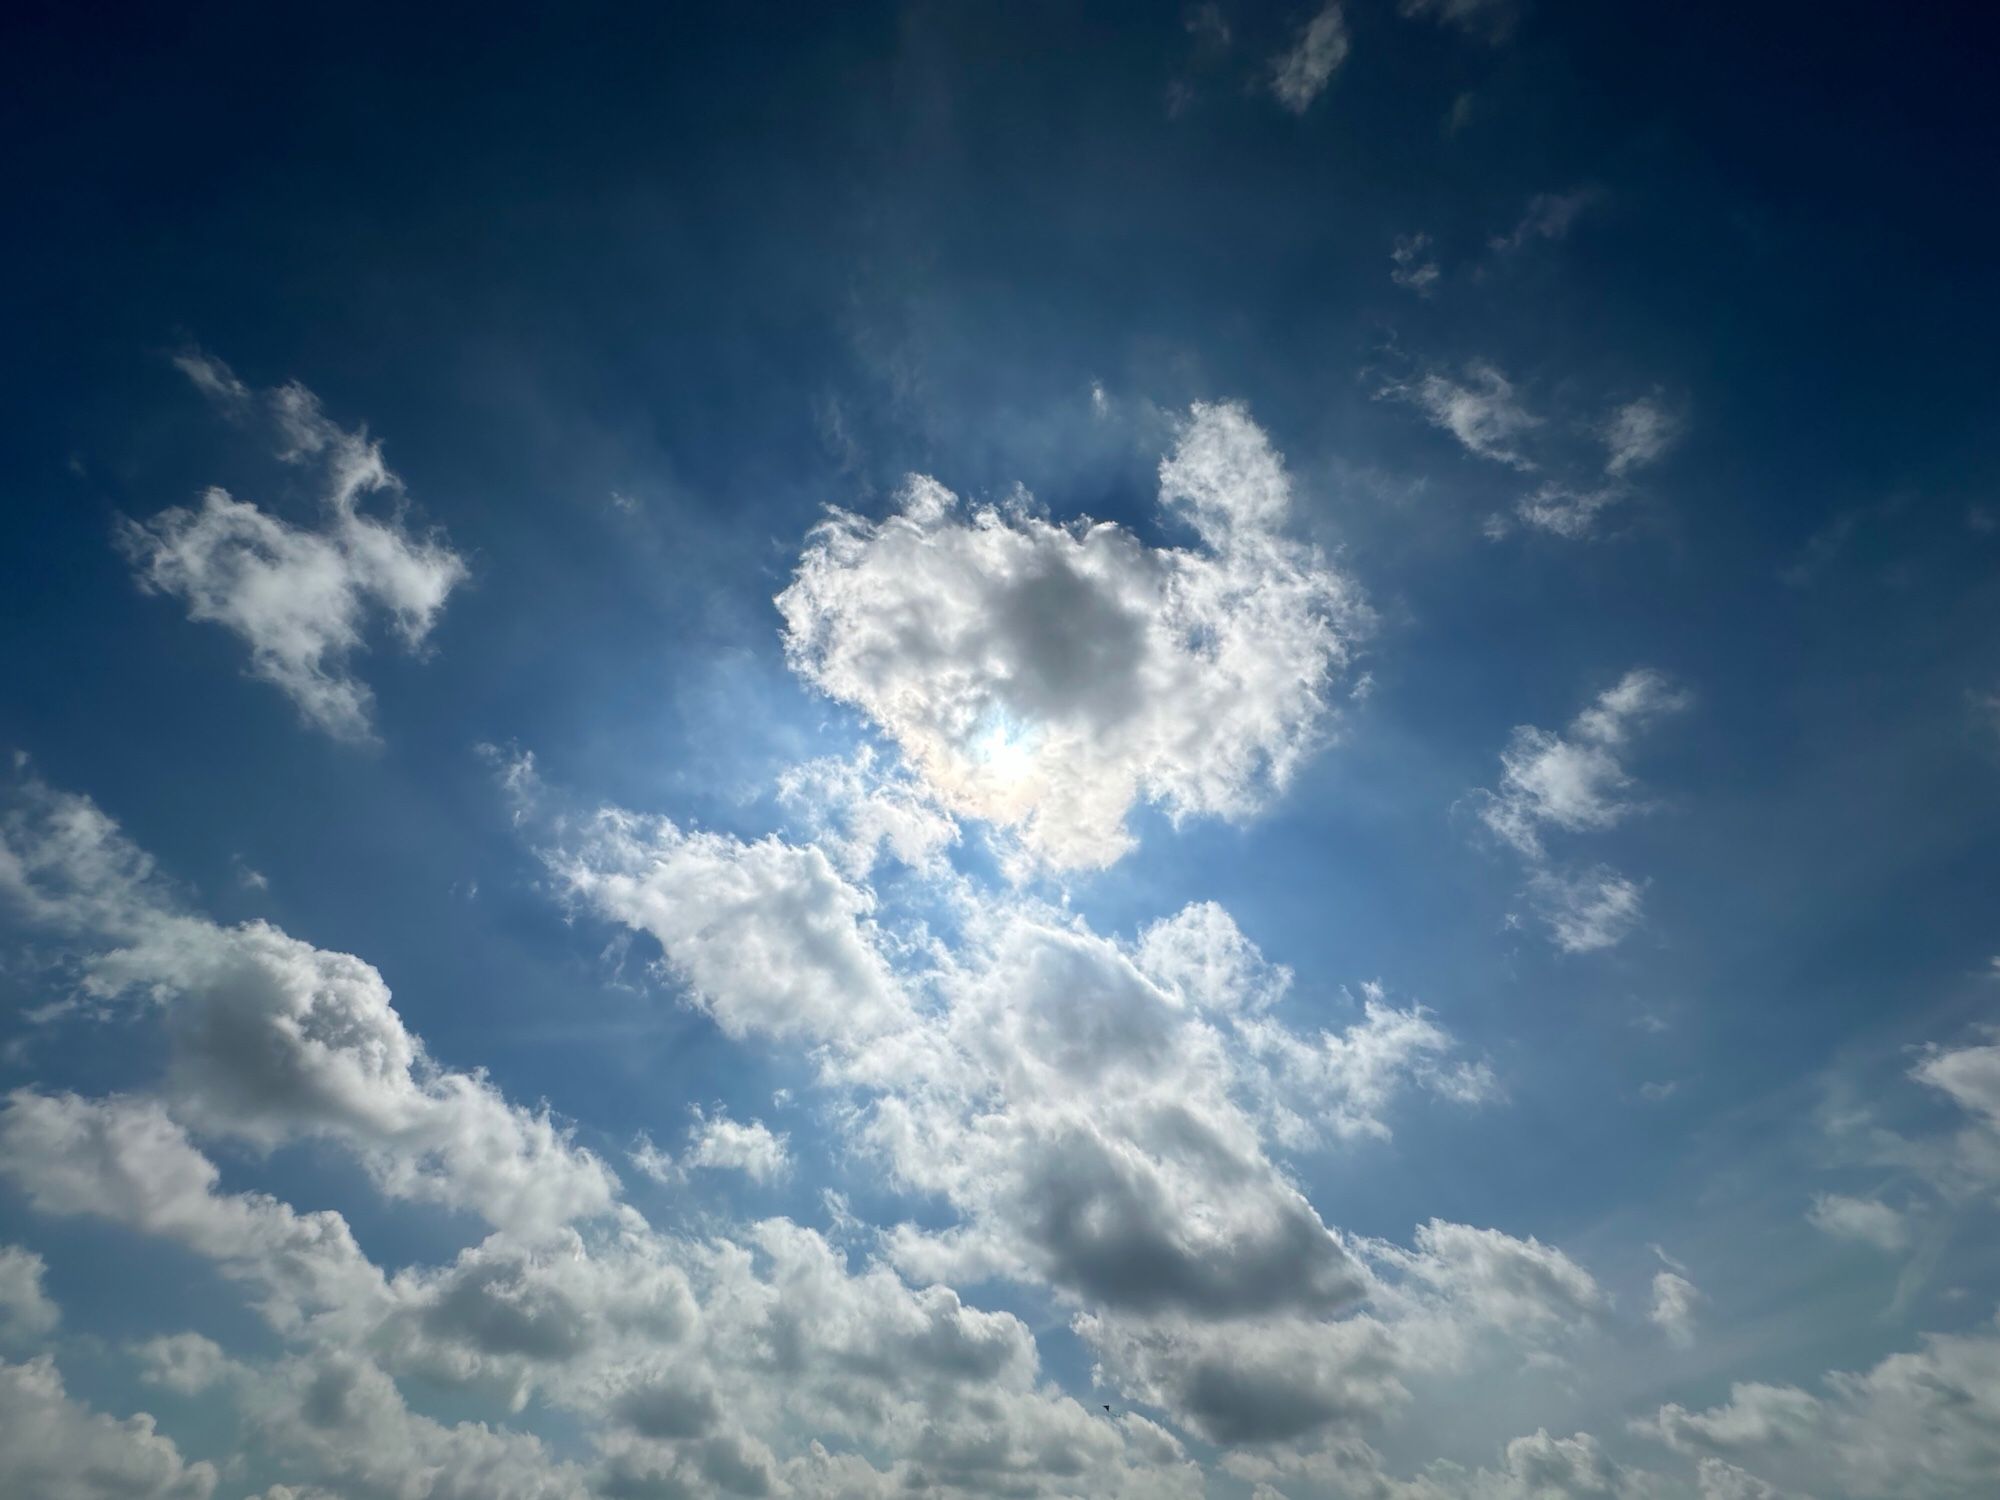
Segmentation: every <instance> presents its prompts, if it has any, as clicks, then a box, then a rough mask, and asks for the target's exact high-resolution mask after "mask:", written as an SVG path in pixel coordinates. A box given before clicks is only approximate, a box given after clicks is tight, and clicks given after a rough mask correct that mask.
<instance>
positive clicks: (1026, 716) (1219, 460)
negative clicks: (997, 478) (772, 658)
mask: <svg viewBox="0 0 2000 1500" xmlns="http://www.w3.org/2000/svg"><path fill="white" fill-rule="evenodd" d="M1160 492H1161V499H1162V502H1163V504H1164V505H1165V507H1166V509H1167V511H1168V513H1169V514H1170V515H1171V516H1173V517H1175V518H1176V519H1179V520H1181V521H1183V522H1185V523H1187V524H1189V525H1191V526H1192V527H1193V529H1194V530H1195V532H1196V534H1197V535H1198V537H1199V538H1200V542H1201V545H1200V546H1199V547H1197V548H1167V547H1150V546H1147V545H1146V544H1145V543H1144V542H1142V541H1141V540H1140V539H1139V538H1138V537H1136V536H1135V535H1133V534H1132V533H1131V532H1129V531H1127V530H1125V529H1123V528H1121V527H1118V526H1115V525H1111V524H1109V523H1096V524H1089V523H1078V524H1076V525H1072V526H1063V525H1057V524H1054V523H1052V522H1050V521H1047V520H1044V519H1041V518H1039V517H1037V516H1035V515H1033V514H1031V513H1029V512H1028V511H1027V510H1026V509H1025V508H1023V507H1021V506H1014V507H1010V508H1007V509H1000V508H995V507H991V506H981V507H977V508H972V509H969V510H968V508H967V507H966V506H965V505H964V504H963V503H962V502H961V501H960V500H959V499H958V498H957V497H956V496H954V495H953V494H951V492H950V491H948V490H946V489H945V488H944V487H943V486H942V485H940V484H938V483H937V482H936V481H935V480H931V479H925V478H913V479H911V480H910V481H909V483H908V485H907V486H906V488H905V489H904V492H903V496H902V505H901V509H900V510H899V511H898V512H897V513H896V514H895V515H892V516H890V517H888V518H887V519H885V520H882V521H879V522H878V521H869V520H865V519H863V518H862V517H859V516H855V515H851V514H847V513H844V512H835V513H834V514H833V515H832V516H831V517H830V518H829V519H828V520H827V521H826V522H825V523H824V524H823V525H821V526H820V527H819V528H818V530H817V531H816V532H815V533H814V535H813V537H812V540H811V543H810V545H809V546H808V548H807V550H806V552H805V555H804V557H803V558H802V560H801V562H800V564H799V568H798V572H797V574H796V576H795V577H794V578H793V580H792V583H791V585H790V586H789V587H788V588H787V589H786V590H785V591H784V592H783V593H782V594H780V595H779V596H778V607H779V609H780V610H781V611H782V613H783V615H784V619H785V628H786V637H785V639H786V649H787V652H788V654H789V657H790V659H791V662H792V664H793V666H794V668H795V669H796V670H797V671H798V672H799V673H800V674H802V675H803V676H804V677H805V678H806V680H808V681H809V682H811V683H813V684H814V685H815V686H816V687H818V688H819V689H820V690H822V691H823V692H825V693H827V694H828V695H829V696H831V697H833V698H836V699H838V700H840V701H842V702H845V703H849V704H852V705H854V706H855V707H856V708H858V709H860V710H861V711H862V712H863V713H864V714H866V715H867V716H868V717H869V718H870V719H871V720H873V721H874V722H875V723H876V724H877V725H878V726H880V728H881V729H882V731H883V732H884V733H885V734H887V735H888V736H889V738H890V739H892V740H893V741H894V742H895V743H896V745H897V746H898V748H899V749H900V750H901V751H902V753H903V756H904V757H905V759H906V761H907V762H908V764H909V766H910V767H911V768H912V769H913V771H914V772H915V773H916V774H917V775H918V777H920V779H921V780H922V782H923V784H924V785H925V787H926V788H927V789H928V790H929V792H930V793H931V795H932V796H933V797H934V798H935V799H936V800H937V801H938V802H940V803H941V804H942V805H943V806H944V807H945V808H946V809H947V810H948V811H950V812H952V813H954V814H957V815H960V816H964V817H972V818H977V819H980V820H983V821H985V822H987V823H990V824H993V825H996V826H997V827H999V828H1002V829H1006V830H1011V831H1012V832H1013V833H1014V834H1016V835H1017V836H1018V838H1019V840H1020V842H1021V845H1022V847H1023V848H1024V850H1025V851H1026V853H1027V855H1028V856H1029V857H1030V859H1031V860H1032V861H1033V862H1035V863H1043V864H1047V865H1050V866H1055V867H1097V866H1103V865H1108V864H1110V863H1112V862H1113V861H1115V860H1116V859H1117V858H1118V857H1119V856H1120V855H1122V854H1124V853H1125V852H1126V851H1127V850H1128V849H1129V848H1130V847H1131V836H1130V834H1129V833H1128V832H1127V830H1126V827H1125V819H1126V816H1127V814H1128V813H1129V812H1130V810H1131V809H1132V807H1133V805H1134V804H1135V803H1137V802H1138V801H1140V800H1142V799H1143V800H1149V801H1153V802H1157V803H1159V804H1161V805H1163V806H1164V807H1166V808H1167V809H1168V811H1169V812H1171V813H1173V814H1175V815H1176V816H1179V815H1184V814H1215V815H1220V816H1225V817H1240V816H1243V815H1245V814H1248V813H1250V812H1252V811H1254V810H1255V809H1256V808H1257V807H1258V806H1259V805H1260V804H1261V803H1262V801H1263V800H1264V798H1265V797H1266V796H1267V795H1268V794H1269V793H1270V792H1271V791H1272V790H1273V789H1275V788H1279V787H1282V786H1283V785H1284V784H1285V782H1286V780H1287V778H1288V777H1289V775H1290V774H1291V772H1292V770H1293V768H1294V767H1295V766H1296V765H1297V764H1298V762H1299V760H1300V759H1301V757H1302V756H1303V755H1304V754H1305V753H1306V752H1307V750H1308V749H1310V748H1311V747H1312V745H1313V744H1314V743H1315V742H1316V740H1317V738H1318V736H1319V735H1320V733H1321V732H1322V729H1323V721H1324V720H1325V717H1326V713H1327V688H1328V685H1329V683H1330V682H1331V680H1332V678H1333V676H1334V674H1335V673H1336V672H1337V671H1338V670H1339V669H1340V668H1341V667H1342V665H1343V664H1344V663H1345V662H1346V661H1347V659H1348V656H1349V653H1350V650H1351V647H1352V642H1353V640H1354V638H1355V637H1356V635H1357V634H1358V632H1359V631H1360V629H1361V628H1362V627H1363V624H1364V622H1365V619H1366V614H1365V610H1364V609H1363V607H1362V605H1361V603H1360V601H1359V598H1358V596H1357V593H1356V591H1355V589H1354V587H1353V585H1352V584H1350V583H1349V582H1348V580H1347V579H1346V578H1345V577H1344V576H1342V575H1341V574H1340V573H1338V572H1337V571H1335V570H1334V569H1333V568H1332V567H1331V566H1330V565H1329V564H1328V563H1327V562H1326V560H1325V559H1324V558H1322V557H1321V556H1320V555H1319V554H1318V553H1317V552H1315V551H1314V550H1312V549H1311V548H1309V547H1306V546H1304V545H1302V544H1300V543H1298V542H1296V541H1293V540H1290V539H1288V538H1287V537H1286V536H1285V535H1284V534H1283V532H1282V530H1281V529H1280V528H1281V527H1282V526H1283V524H1284V521H1285V518H1286V515H1287V513H1288V511H1289V509H1290V507H1291V480H1290V477H1289V476H1288V475H1287V473H1286V472H1285V468H1284V464H1283V462H1282V461H1281V459H1280V458H1279V456H1278V455H1277V454H1276V453H1275V452H1274V451H1273V450H1272V448H1271V445H1270V442H1269V441H1268V439H1267V438H1266V437H1265V435H1264V433H1263V432H1262V431H1261V430H1260V429H1259V428H1258V427H1257V426H1256V424H1255V423H1253V422H1252V421H1251V420H1250V418H1249V416H1248V415H1247V414H1246V413H1245V412H1244V410H1243V409H1242V408H1241V407H1240V406H1235V405H1228V404H1223V405H1197V406H1196V407H1195V408H1194V410H1193V413H1192V415H1191V416H1190V418H1189V419H1188V421H1187V423H1186V425H1185V427H1184V429H1183V431H1182V434H1181V437H1180V442H1179V445H1178V447H1177V448H1176V449H1175V451H1174V452H1173V454H1172V455H1170V456H1169V457H1168V458H1167V459H1166V460H1165V461H1164V462H1163V463H1162V464H1161V466H1160Z"/></svg>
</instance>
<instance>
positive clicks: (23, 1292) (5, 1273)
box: [0, 1245, 62, 1344]
mask: <svg viewBox="0 0 2000 1500" xmlns="http://www.w3.org/2000/svg"><path fill="white" fill-rule="evenodd" d="M47 1269H48V1266H47V1265H46V1263H45V1262H44V1261H43V1260H42V1258H41V1256H39V1255H37V1254H35V1252H34V1251H32V1250H23V1249H22V1248H21V1247H20V1246H19V1245H0V1344H8V1343H27V1342H30V1341H32V1340H35V1339H39V1338H41V1337H43V1336H44V1335H46V1334H47V1333H49V1332H50V1331H51V1330H52V1329H53V1328H54V1327H55V1326H56V1324H57V1323H59V1322H61V1321H62V1314H61V1312H60V1311H59V1310H58V1309H57V1307H56V1305H55V1303H53V1302H51V1301H50V1300H49V1296H48V1293H46V1292H44V1291H43V1290H42V1273H43V1272H44V1271H46V1270H47Z"/></svg>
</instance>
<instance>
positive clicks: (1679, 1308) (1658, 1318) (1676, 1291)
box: [1646, 1271, 1703, 1348]
mask: <svg viewBox="0 0 2000 1500" xmlns="http://www.w3.org/2000/svg"><path fill="white" fill-rule="evenodd" d="M1702 1300H1703V1299H1702V1294H1701V1289H1700V1288H1699V1287H1697V1286H1696V1285H1695V1284H1694V1283H1693V1282H1692V1281H1689V1280H1688V1279H1687V1277H1685V1276H1681V1275H1677V1274H1676V1273H1675V1272H1672V1271H1661V1272H1659V1273H1658V1274H1656V1275H1655V1276H1654V1277H1653V1306H1652V1310H1651V1311H1650V1312H1648V1313H1647V1314H1646V1320H1647V1321H1648V1322H1649V1323H1651V1324H1652V1325H1653V1326H1654V1327H1655V1328H1657V1329H1659V1330H1660V1332H1662V1333H1663V1334H1665V1335H1666V1336H1667V1338H1668V1340H1669V1341H1670V1342H1672V1343H1675V1344H1679V1345H1680V1346H1681V1347H1682V1348H1686V1347H1688V1346H1689V1345H1691V1344H1693V1343H1694V1314H1695V1309H1696V1307H1698V1306H1699V1305H1700V1304H1701V1302H1702Z"/></svg>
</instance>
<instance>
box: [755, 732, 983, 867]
mask: <svg viewBox="0 0 2000 1500" xmlns="http://www.w3.org/2000/svg"><path fill="white" fill-rule="evenodd" d="M778 799H779V801H780V802H782V803H783V804H784V805H785V806H786V808H787V809H789V810H791V811H792V812H794V813H796V814H797V815H798V816H799V817H800V818H801V819H802V820H803V821H804V823H805V826H806V832H807V833H808V834H810V836H811V841H812V842H813V843H814V844H816V845H818V846H819V848H820V849H821V850H823V851H824V852H825V853H826V855H827V857H828V858H829V859H831V860H832V861H833V862H834V864H835V865H836V866H837V867H838V868H839V870H840V872H841V873H842V874H843V875H845V876H847V877H848V878H849V879H850V880H865V879H866V878H867V877H868V875H869V873H870V872H871V871H872V870H874V868H875V866H876V864H877V863H878V862H879V860H880V859H881V857H882V854H883V853H884V851H886V852H887V853H888V854H889V855H890V856H891V857H892V858H894V859H895V860H896V861H897V862H898V863H900V864H902V865H905V866H907V867H909V868H910V869H913V870H918V871H922V872H924V873H926V874H936V873H938V872H940V871H941V870H942V869H943V868H944V854H945V851H946V850H947V849H949V848H951V846H952V845H954V844H956V843H957V842H958V838H959V831H958V825H957V824H956V823H954V822H953V821H952V820H951V818H950V817H949V816H948V815H947V814H946V813H945V812H944V811H943V810H942V809H940V808H939V807H938V806H937V804H936V803H935V802H933V801H932V800H931V798H930V795H929V793H928V792H927V791H926V790H925V788H924V787H923V785H922V784H921V783H920V782H918V781H917V780H916V779H915V778H914V777H912V776H910V775H909V774H908V773H907V772H903V771H896V770H890V769H887V768H885V767H883V766H882V765H881V764H880V763H879V757H878V756H877V754H876V752H875V749H874V747H872V746H869V745H863V746H861V747H860V749H858V750H857V751H856V752H855V753H854V755H853V756H851V757H850V758H848V759H845V760H839V759H832V758H825V759H820V760H814V761H808V762H806V763H805V764H804V765H801V766H793V767H791V768H790V769H788V770H787V771H785V772H784V774H783V775H782V776H780V777H779V779H778Z"/></svg>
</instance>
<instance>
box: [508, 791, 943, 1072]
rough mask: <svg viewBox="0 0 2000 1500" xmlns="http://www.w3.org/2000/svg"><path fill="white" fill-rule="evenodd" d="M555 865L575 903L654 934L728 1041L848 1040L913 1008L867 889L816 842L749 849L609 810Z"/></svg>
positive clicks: (554, 854) (556, 855) (560, 849)
mask: <svg viewBox="0 0 2000 1500" xmlns="http://www.w3.org/2000/svg"><path fill="white" fill-rule="evenodd" d="M547 858H548V860H549V863H550V866H551V868H552V869H554V870H555V872H556V873H557V875H558V877H559V878H560V879H561V880H562V882H563V883H564V884H565V886H566V887H567V888H568V890H569V891H570V892H571V893H572V894H573V895H574V896H575V897H576V898H577V899H578V900H580V901H582V902H584V903H585V904H587V905H588V906H589V907H591V908H592V909H593V910H595V911H596V912H597V913H598V914H599V915H600V916H603V917H605V918H607V919H609V920H611V921H614V922H618V923H620V924H622V925H624V926H626V927H630V928H632V929H633V930H635V931H639V932H644V933H647V934H649V935H650V936H651V937H652V938H653V940H654V941H655V942H657V943H658V944H659V945H660V951H661V953H662V955H663V956H664V958H665V962H666V965H667V967H668V969H669V970H671V972H672V973H673V975H674V977H675V978H676V979H678V980H679V981H680V982H681V983H682V984H683V985H684V986H686V988H687V992H688V994H689V996H690V997H691V998H692V1000H693V1001H694V1003H695V1004H696V1005H698V1006H700V1007H701V1008H702V1009H703V1010H705V1011H706V1012H707V1013H708V1014H709V1015H710V1016H712V1017H713V1018H714V1019H715V1023H716V1024H717V1025H718V1026H720V1027H721V1028H722V1029H723V1030H724V1031H725V1032H727V1033H728V1034H729V1035H731V1036H734V1037H745V1036H752V1035H757V1036H766V1037H802V1038H805V1039H807V1040H809V1041H825V1040H832V1039H848V1038H852V1037H854V1036H857V1035H866V1034H870V1033H876V1032H880V1031H883V1030H885V1029H887V1028H890V1027H893V1026H895V1025H897V1024H899V1023H900V1021H901V1020H902V1018H903V1016H904V1014H905V1011H906V1001H905V999H904V996H903V993H902V991H901V990H900V989H899V988H898V986H897V983H896V979H895V976H894V974H893V973H892V972H891V970H890V968H889V965H888V962H887V961H886V959H885V958H884V957H883V955H882V950H881V945H880V943H879V941H878V937H877V934H876V931H875V926H874V916H873V913H874V906H875V900H874V896H873V894H872V893H871V892H870V891H869V890H868V889H867V888H866V887H864V886H861V885H858V884H856V883H855V882H853V881H851V880H849V879H848V878H847V877H846V876H845V875H843V874H842V873H841V872H840V871H839V870H838V869H836V868H835V867H834V864H833V862H832V861H831V860H829V859H828V858H827V856H826V855H825V854H824V853H823V852H822V851H821V850H820V849H819V848H818V847H817V846H816V845H812V844H804V845H800V844H789V843H786V842H784V841H783V840H780V839H777V838H764V839H759V840H757V841H756V842H754V843H746V842H745V841H743V840H741V839H736V838H731V837H729V836H727V835H724V834H716V833H705V832H702V831H700V830H685V829H682V828H680V827H678V826H676V825H675V824H674V823H672V822H670V821H669V820H667V819H665V818H645V817H639V816H637V815H634V814H632V813H627V812H623V811H621V810H618V809H615V808H606V809H603V810H601V811H600V812H598V813H597V814H596V815H595V816H594V817H593V818H591V819H590V820H589V821H588V822H587V823H586V824H585V825H584V826H583V827H582V828H581V829H579V830H577V831H575V832H574V833H572V834H569V835H568V836H566V837H565V838H564V840H563V841H562V842H561V843H559V844H557V845H556V846H554V847H552V848H551V849H550V850H549V852H548V855H547Z"/></svg>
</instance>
